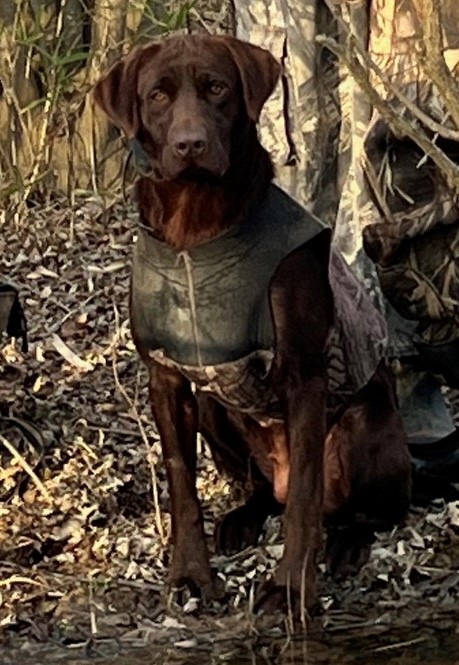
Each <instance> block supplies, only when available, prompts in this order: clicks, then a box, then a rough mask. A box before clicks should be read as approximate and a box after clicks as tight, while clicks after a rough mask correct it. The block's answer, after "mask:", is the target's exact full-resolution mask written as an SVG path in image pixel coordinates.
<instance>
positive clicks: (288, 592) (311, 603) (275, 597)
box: [254, 578, 319, 626]
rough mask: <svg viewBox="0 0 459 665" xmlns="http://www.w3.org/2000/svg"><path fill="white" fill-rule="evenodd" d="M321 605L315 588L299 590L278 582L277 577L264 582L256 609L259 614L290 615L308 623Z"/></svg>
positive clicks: (258, 593)
mask: <svg viewBox="0 0 459 665" xmlns="http://www.w3.org/2000/svg"><path fill="white" fill-rule="evenodd" d="M318 610H319V605H318V602H317V597H316V593H315V590H313V589H312V588H310V589H309V591H307V589H306V588H305V589H303V590H298V589H295V588H293V587H291V586H288V585H285V584H278V583H277V582H276V579H275V578H273V579H270V580H267V581H265V582H263V583H262V584H261V585H260V587H259V589H258V591H257V593H256V598H255V603H254V611H255V612H256V613H257V614H269V615H279V616H281V617H290V618H291V619H292V620H293V621H294V622H295V623H298V622H300V623H301V624H303V625H306V626H307V625H308V624H309V623H310V621H311V619H312V617H313V616H314V615H315V614H317V612H318Z"/></svg>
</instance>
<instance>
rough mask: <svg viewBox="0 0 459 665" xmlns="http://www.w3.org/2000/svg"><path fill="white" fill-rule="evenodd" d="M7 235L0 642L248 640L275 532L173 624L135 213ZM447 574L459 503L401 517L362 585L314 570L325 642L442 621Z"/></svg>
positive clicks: (60, 218) (454, 551)
mask: <svg viewBox="0 0 459 665" xmlns="http://www.w3.org/2000/svg"><path fill="white" fill-rule="evenodd" d="M2 235H3V241H4V247H3V248H2V254H1V260H2V263H3V270H2V272H3V275H4V279H8V281H10V282H12V283H13V284H15V285H16V286H17V287H18V288H19V289H20V293H21V298H22V301H23V303H24V305H25V309H26V314H27V318H28V322H29V336H30V347H31V350H30V352H29V354H28V355H27V356H25V357H22V355H21V354H20V352H19V351H18V350H17V349H16V348H15V346H14V344H9V345H8V346H6V347H4V348H3V351H2V359H1V367H0V403H1V405H2V412H3V414H4V415H8V416H9V417H8V418H4V419H3V420H2V424H1V435H2V438H1V439H0V462H1V466H0V500H1V503H0V518H1V520H0V627H1V628H0V629H1V633H0V644H3V645H4V646H7V645H9V646H14V645H15V644H21V645H22V646H24V644H27V645H28V649H29V650H33V648H35V647H34V646H33V645H34V644H36V643H40V642H46V641H49V640H52V642H53V645H58V646H60V647H62V646H67V647H69V646H78V647H82V648H83V649H86V651H87V650H88V649H89V651H91V649H96V653H99V651H97V650H98V649H99V650H100V649H102V647H103V645H104V644H105V645H106V646H107V645H109V650H110V649H112V648H113V649H115V650H116V649H118V648H119V647H120V645H121V646H123V645H124V646H125V645H129V646H142V645H145V644H149V643H152V642H154V643H156V644H160V643H167V644H175V645H177V646H178V648H181V649H192V648H193V649H195V648H208V649H210V648H212V649H214V650H215V649H218V648H220V650H222V652H224V651H225V649H228V648H229V645H233V646H234V644H235V641H237V640H238V639H239V640H242V641H246V640H247V639H249V636H252V639H255V637H256V635H257V633H256V631H255V627H254V622H253V618H252V617H251V616H250V612H249V611H248V608H249V607H250V597H251V594H252V592H253V586H254V584H255V583H256V582H257V581H258V580H259V579H260V577H262V576H264V575H265V574H267V573H269V571H270V570H272V568H273V566H274V565H275V562H276V560H277V559H278V558H279V557H280V555H281V553H282V539H281V532H280V523H279V520H271V521H270V522H269V523H268V525H267V528H266V533H265V535H264V538H263V543H262V544H261V545H260V547H257V548H252V549H250V550H247V551H245V552H243V553H241V554H239V555H237V556H234V557H214V558H213V565H214V566H215V568H216V569H217V570H218V573H219V575H220V576H221V577H222V579H223V580H224V582H225V584H226V588H227V592H228V598H227V601H226V603H225V604H224V605H215V606H213V607H210V608H207V610H206V611H205V612H204V613H203V612H201V613H199V609H200V608H199V604H198V603H196V602H195V601H194V600H193V599H189V600H188V601H187V602H185V606H184V609H183V610H179V609H178V608H177V606H176V605H175V603H174V598H172V597H167V594H165V592H164V582H165V577H166V569H167V559H168V550H167V544H166V543H167V537H168V533H169V516H168V496H167V491H166V484H165V473H164V468H163V465H162V461H161V458H160V451H159V446H158V441H157V436H156V433H155V429H154V426H153V423H152V421H151V418H150V414H149V411H148V406H147V400H146V390H145V386H146V376H145V373H144V370H143V369H142V367H141V365H140V362H139V360H138V358H137V355H136V353H135V351H134V347H133V344H132V341H131V338H130V335H129V328H128V321H127V296H128V281H129V255H130V248H131V244H132V240H133V236H134V235H135V216H134V215H133V214H132V213H130V212H129V211H127V210H126V208H125V207H124V206H122V205H119V206H115V207H114V208H112V209H111V210H110V211H109V212H104V211H103V209H102V207H101V205H100V204H99V203H98V202H96V201H90V200H86V201H82V202H81V203H80V205H79V207H78V209H77V210H75V211H72V210H69V209H68V208H67V207H65V206H61V205H60V203H59V202H56V203H55V204H54V205H53V206H48V207H46V208H43V207H41V208H33V209H30V210H29V212H28V215H27V218H25V219H23V220H22V226H21V228H19V229H15V228H6V229H3V231H2ZM5 441H6V442H7V444H5ZM199 467H200V468H199V491H200V493H201V497H202V500H203V504H204V510H205V519H206V531H207V533H208V535H209V538H210V537H211V534H212V532H213V526H214V522H215V518H216V516H217V515H219V514H221V513H223V512H224V511H225V510H226V509H227V508H228V506H230V505H232V502H233V501H234V497H232V496H231V495H230V489H229V486H228V484H227V483H226V482H225V480H224V479H221V478H219V477H218V475H217V473H216V471H215V468H214V466H213V464H212V462H211V460H210V457H209V455H208V453H207V452H206V451H205V449H203V450H202V452H201V455H200V461H199ZM155 490H156V495H155ZM156 504H157V505H156ZM210 539H211V538H210ZM458 569H459V507H458V505H457V504H453V503H451V504H449V505H445V504H443V503H441V502H438V503H436V504H435V505H432V506H431V507H430V508H429V509H428V510H416V509H413V510H412V512H411V515H410V518H409V520H408V523H407V525H406V526H405V527H403V528H400V529H397V530H394V532H393V533H392V534H382V535H381V536H380V537H379V539H378V542H377V543H376V544H375V546H374V547H373V552H372V557H371V560H370V562H369V563H368V564H367V565H366V566H365V567H364V569H363V570H362V571H361V573H360V575H359V576H358V578H356V579H352V580H349V581H346V582H343V583H341V584H336V583H333V582H332V581H331V580H330V579H328V578H326V577H325V575H324V574H323V576H322V589H323V597H322V605H323V608H324V616H323V626H324V628H325V635H326V636H327V639H329V638H332V639H334V640H339V636H340V635H341V636H342V635H346V639H350V638H352V637H353V636H356V635H359V636H361V635H365V634H366V633H368V634H372V633H374V632H378V633H384V632H385V631H387V630H389V629H390V628H391V626H393V625H397V624H399V625H405V624H413V623H419V622H422V623H423V624H425V625H432V624H435V626H437V627H445V628H448V627H450V626H451V625H454V623H455V621H457V607H458V594H459V573H458ZM319 623H320V622H319ZM258 630H260V628H259V627H258ZM283 630H284V628H283V627H277V628H273V629H272V630H271V632H270V633H269V634H270V635H271V636H272V635H276V634H277V635H279V634H282V633H283ZM258 639H259V638H258ZM48 644H49V642H48ZM50 648H51V647H50V646H48V649H50ZM53 648H54V647H53ZM107 648H108V647H107Z"/></svg>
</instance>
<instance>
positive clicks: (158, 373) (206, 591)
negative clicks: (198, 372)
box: [148, 362, 215, 600]
mask: <svg viewBox="0 0 459 665" xmlns="http://www.w3.org/2000/svg"><path fill="white" fill-rule="evenodd" d="M148 369H149V376H150V383H149V388H150V400H151V406H152V410H153V416H154V418H155V421H156V424H157V427H158V431H159V434H160V437H161V447H162V452H163V457H164V463H165V466H166V473H167V480H168V485H169V494H170V501H171V518H172V540H173V555H172V564H171V567H170V581H171V583H172V584H173V585H175V586H182V585H183V584H186V585H188V586H189V587H190V589H191V591H193V592H199V593H200V594H201V595H202V596H203V598H205V599H207V600H208V599H210V598H212V597H213V596H214V595H215V594H214V585H213V580H212V573H211V569H210V564H209V556H208V552H207V547H206V542H205V538H204V529H203V520H202V512H201V506H200V503H199V500H198V496H197V492H196V435H197V429H198V413H197V404H196V400H195V398H194V395H193V393H192V391H191V386H190V384H189V382H188V381H187V380H186V379H185V378H184V377H183V376H182V375H181V374H180V373H179V372H177V371H175V370H172V369H168V368H166V367H163V366H162V365H159V364H157V363H154V362H150V363H149V367H148Z"/></svg>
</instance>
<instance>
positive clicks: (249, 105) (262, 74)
mask: <svg viewBox="0 0 459 665" xmlns="http://www.w3.org/2000/svg"><path fill="white" fill-rule="evenodd" d="M221 39H222V40H223V41H224V44H225V45H226V46H227V48H228V49H229V51H230V52H231V55H232V56H233V59H234V62H235V63H236V66H237V68H238V70H239V74H240V77H241V81H242V91H243V93H244V101H245V106H246V109H247V114H248V116H249V118H250V119H251V120H253V121H254V122H257V121H258V118H259V116H260V112H261V109H262V108H263V104H264V103H265V102H266V100H267V99H268V97H269V96H270V94H271V93H272V91H273V90H274V88H275V87H276V83H277V80H278V78H279V75H280V73H281V66H280V64H279V62H278V61H277V60H276V59H275V58H274V56H272V55H271V53H270V52H269V51H267V50H266V49H264V48H260V47H259V46H254V45H253V44H248V43H247V42H242V41H240V40H239V39H235V38H234V37H221Z"/></svg>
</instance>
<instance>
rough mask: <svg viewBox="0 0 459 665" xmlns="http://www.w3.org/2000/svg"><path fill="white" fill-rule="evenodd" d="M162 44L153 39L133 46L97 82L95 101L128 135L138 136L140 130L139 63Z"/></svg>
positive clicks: (152, 54) (127, 136)
mask: <svg viewBox="0 0 459 665" xmlns="http://www.w3.org/2000/svg"><path fill="white" fill-rule="evenodd" d="M160 48H161V45H160V44H159V43H152V44H148V45H147V46H144V47H142V48H139V47H137V48H135V49H133V50H132V51H131V52H130V53H129V55H128V56H127V57H126V58H123V60H120V62H117V63H116V64H115V65H113V66H112V67H111V68H110V69H109V70H108V72H107V73H106V74H104V76H103V77H102V78H101V79H100V81H98V82H97V83H96V85H95V86H94V90H93V95H94V101H95V102H96V104H97V105H98V106H100V108H101V109H102V110H103V111H105V113H106V114H107V115H108V117H109V118H110V120H111V121H112V123H113V124H114V125H115V127H118V129H121V130H122V131H123V132H124V134H125V135H126V138H128V139H133V138H135V136H136V135H137V132H138V131H139V124H140V120H139V108H138V99H137V75H138V71H139V68H140V65H141V63H143V62H145V60H146V59H147V58H153V57H154V56H155V55H156V53H157V52H158V51H159V50H160Z"/></svg>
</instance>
